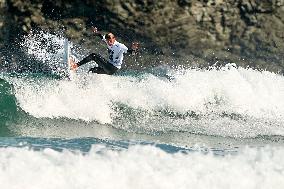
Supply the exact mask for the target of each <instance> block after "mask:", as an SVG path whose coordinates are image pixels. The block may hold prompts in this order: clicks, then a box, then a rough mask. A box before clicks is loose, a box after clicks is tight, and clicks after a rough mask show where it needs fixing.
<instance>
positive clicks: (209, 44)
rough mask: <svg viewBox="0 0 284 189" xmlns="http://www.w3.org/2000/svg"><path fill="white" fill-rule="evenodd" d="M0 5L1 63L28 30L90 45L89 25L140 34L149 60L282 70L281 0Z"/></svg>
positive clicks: (1, 1)
mask: <svg viewBox="0 0 284 189" xmlns="http://www.w3.org/2000/svg"><path fill="white" fill-rule="evenodd" d="M0 12H1V15H2V16H1V18H0V39H1V43H0V48H1V52H0V54H1V57H2V64H1V65H4V63H3V57H4V56H6V55H7V51H9V52H10V50H9V49H11V48H13V49H17V47H13V46H17V42H16V41H17V39H19V38H20V37H21V35H25V34H27V33H28V32H30V30H31V29H36V30H37V29H40V30H44V31H48V32H54V33H57V32H63V33H64V35H66V36H67V37H68V38H70V40H72V41H73V42H75V43H76V44H79V45H81V46H83V47H84V48H88V49H92V48H94V47H93V43H94V39H93V36H92V34H91V32H90V30H89V29H88V28H89V27H90V26H91V25H96V26H98V27H99V28H101V29H102V30H103V31H112V32H114V33H116V34H117V35H118V38H119V39H121V40H122V41H128V42H131V41H132V40H138V41H140V42H141V45H142V47H143V48H142V51H143V53H145V54H147V56H146V55H145V57H149V58H150V59H151V58H152V59H153V56H152V55H153V54H154V55H155V56H154V57H157V56H158V57H159V58H158V59H156V60H151V61H150V62H151V64H153V65H158V64H159V63H160V62H165V61H167V62H174V63H173V64H183V65H185V66H197V67H203V66H210V65H212V64H216V63H217V64H220V65H222V64H224V63H228V62H234V63H236V64H237V65H240V66H250V67H254V68H259V69H267V70H269V71H274V72H280V73H284V53H283V52H284V0H264V1H258V0H227V1H224V0H202V1H198V0H160V1H156V2H155V1H151V0H119V1H112V0H105V1H102V0H99V1H95V0H89V1H80V0H74V1H72V2H69V1H67V0H62V1H51V0H42V1H40V0H36V1H32V2H31V1H20V0H0ZM7 49H8V50H7ZM170 59H172V61H169V60H170ZM8 60H9V58H8ZM5 62H7V61H5ZM141 62H142V65H144V66H147V64H149V60H148V59H147V58H144V59H143V58H141ZM140 65H141V64H140ZM5 66H6V67H7V66H8V67H9V66H10V64H9V63H5ZM2 67H3V66H2Z"/></svg>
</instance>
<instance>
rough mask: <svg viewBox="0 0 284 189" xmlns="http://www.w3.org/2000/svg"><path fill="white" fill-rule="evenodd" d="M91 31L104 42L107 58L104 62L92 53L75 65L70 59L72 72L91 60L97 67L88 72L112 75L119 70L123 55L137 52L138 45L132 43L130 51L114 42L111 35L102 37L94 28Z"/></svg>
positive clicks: (113, 37)
mask: <svg viewBox="0 0 284 189" xmlns="http://www.w3.org/2000/svg"><path fill="white" fill-rule="evenodd" d="M92 30H93V32H94V34H95V35H96V36H99V37H100V38H101V39H102V40H103V41H104V42H106V44H107V48H108V53H109V58H108V60H106V59H105V58H104V57H102V56H101V55H100V54H97V53H92V54H90V55H88V56H87V57H85V58H84V59H83V60H81V61H80V62H77V63H75V61H74V60H73V59H72V58H71V59H70V67H71V69H72V70H76V69H77V68H78V67H79V66H82V65H83V64H86V63H88V62H90V61H92V60H93V61H95V62H96V63H97V64H98V67H94V68H91V69H90V70H89V72H92V73H97V74H108V75H112V74H114V73H115V72H117V71H118V70H119V69H120V68H121V65H122V63H123V54H124V53H131V54H135V53H136V52H137V50H138V46H139V44H138V43H132V46H131V49H128V48H127V47H126V46H125V45H124V44H122V43H120V42H118V41H116V38H115V36H114V35H113V34H112V33H108V34H106V35H102V34H101V33H100V32H99V31H98V30H97V28H96V27H92Z"/></svg>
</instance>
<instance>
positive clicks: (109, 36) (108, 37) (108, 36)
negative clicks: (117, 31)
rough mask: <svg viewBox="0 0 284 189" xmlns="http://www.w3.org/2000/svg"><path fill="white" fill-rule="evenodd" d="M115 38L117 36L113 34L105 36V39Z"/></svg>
mask: <svg viewBox="0 0 284 189" xmlns="http://www.w3.org/2000/svg"><path fill="white" fill-rule="evenodd" d="M113 38H115V36H114V35H113V34H112V33H108V34H106V35H105V39H107V40H108V39H113Z"/></svg>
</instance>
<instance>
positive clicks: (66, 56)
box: [63, 39, 76, 80]
mask: <svg viewBox="0 0 284 189" xmlns="http://www.w3.org/2000/svg"><path fill="white" fill-rule="evenodd" d="M70 58H71V49H70V43H69V41H68V39H65V40H64V55H63V61H64V63H66V64H67V69H68V70H67V74H68V77H69V79H70V80H74V79H75V77H76V71H75V70H72V69H71V66H70Z"/></svg>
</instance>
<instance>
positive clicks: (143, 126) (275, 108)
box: [0, 33, 284, 188]
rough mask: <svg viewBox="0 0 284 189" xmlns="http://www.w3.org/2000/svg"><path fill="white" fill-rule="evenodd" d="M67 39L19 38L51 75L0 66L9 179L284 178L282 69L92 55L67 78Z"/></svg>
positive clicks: (6, 182)
mask: <svg viewBox="0 0 284 189" xmlns="http://www.w3.org/2000/svg"><path fill="white" fill-rule="evenodd" d="M43 39H44V43H43ZM64 40H65V39H64V38H63V37H59V36H54V35H51V34H46V33H38V34H30V35H29V36H26V38H25V39H24V40H23V42H22V44H21V46H22V48H23V51H24V52H25V53H26V54H27V55H28V56H30V57H33V58H34V59H36V60H37V61H38V62H40V63H41V64H42V65H44V66H46V67H48V68H49V69H50V72H49V73H48V74H46V73H38V72H37V73H32V72H30V73H1V74H0V108H1V110H0V151H1V152H0V183H1V185H2V186H3V187H4V188H114V187H116V188H133V187H136V188H283V186H284V179H283V178H284V163H283V161H281V157H282V155H283V154H284V145H283V144H284V102H283V99H284V77H283V75H280V74H276V73H271V72H268V71H259V70H254V69H251V68H242V67H238V66H236V65H235V64H233V63H228V64H227V65H226V66H224V67H221V68H220V67H219V68H215V67H211V68H209V69H208V68H207V69H205V68H204V69H201V68H182V67H171V66H168V65H161V66H158V67H154V68H150V69H143V70H142V69H141V70H140V71H139V70H138V71H137V70H122V71H121V72H119V73H118V74H116V75H113V76H109V75H97V74H88V73H87V70H88V69H89V67H90V66H93V65H94V64H95V63H93V64H92V65H84V66H82V68H80V70H79V71H78V73H77V75H76V78H73V79H72V80H70V79H69V78H68V71H67V65H66V64H65V63H64V62H63V61H62V60H63V59H62V57H63V54H64V52H63V45H64ZM70 45H71V46H72V53H73V54H74V55H75V56H76V57H77V58H78V59H81V58H82V57H84V56H85V55H86V54H84V53H82V52H84V51H82V50H80V48H79V47H77V46H76V45H74V44H70ZM52 48H54V49H52ZM50 49H52V50H50Z"/></svg>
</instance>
